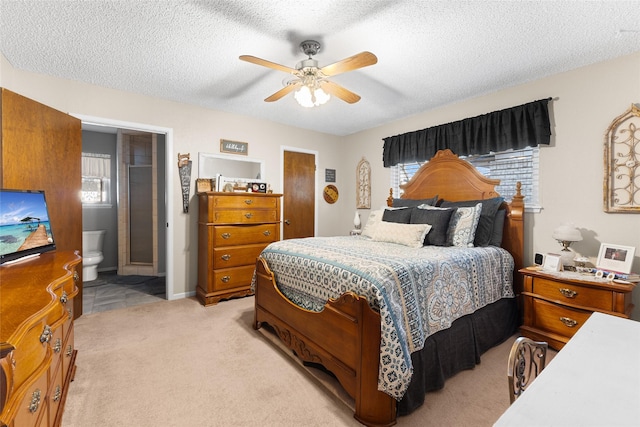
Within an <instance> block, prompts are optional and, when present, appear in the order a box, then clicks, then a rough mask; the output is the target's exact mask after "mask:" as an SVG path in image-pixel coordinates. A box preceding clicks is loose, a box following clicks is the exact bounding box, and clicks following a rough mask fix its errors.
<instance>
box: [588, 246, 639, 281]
mask: <svg viewBox="0 0 640 427" xmlns="http://www.w3.org/2000/svg"><path fill="white" fill-rule="evenodd" d="M635 251H636V248H634V247H633V246H621V245H612V244H610V243H601V244H600V251H599V252H598V260H597V261H596V268H598V270H606V271H613V272H616V273H622V274H629V273H631V265H632V264H633V256H634V254H635Z"/></svg>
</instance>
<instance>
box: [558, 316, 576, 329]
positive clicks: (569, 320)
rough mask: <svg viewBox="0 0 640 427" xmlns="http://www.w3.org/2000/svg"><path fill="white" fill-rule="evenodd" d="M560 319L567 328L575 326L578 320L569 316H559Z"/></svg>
mask: <svg viewBox="0 0 640 427" xmlns="http://www.w3.org/2000/svg"><path fill="white" fill-rule="evenodd" d="M560 321H561V322H562V323H564V326H566V327H568V328H575V327H576V325H577V324H578V322H577V321H576V320H573V319H572V318H570V317H561V318H560Z"/></svg>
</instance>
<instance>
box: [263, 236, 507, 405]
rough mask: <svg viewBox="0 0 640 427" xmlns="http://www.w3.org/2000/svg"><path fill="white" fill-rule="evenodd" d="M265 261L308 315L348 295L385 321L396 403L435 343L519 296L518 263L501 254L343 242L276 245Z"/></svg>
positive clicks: (389, 387) (385, 359) (387, 370)
mask: <svg viewBox="0 0 640 427" xmlns="http://www.w3.org/2000/svg"><path fill="white" fill-rule="evenodd" d="M261 256H262V257H264V258H265V259H266V260H267V262H268V264H269V268H270V269H271V271H272V272H273V273H274V275H275V279H276V283H277V284H278V286H279V288H280V290H281V291H282V293H283V294H285V295H286V296H287V298H289V299H290V300H291V301H292V302H294V303H295V304H297V305H299V306H301V307H304V308H306V309H309V310H315V311H320V310H321V309H322V307H323V306H324V305H325V303H326V302H327V300H328V299H329V298H337V297H339V296H340V295H341V294H343V293H344V292H347V291H352V292H354V293H356V294H358V295H362V296H365V297H366V298H367V300H368V301H369V305H370V306H371V307H373V308H374V309H375V310H376V311H378V312H379V313H380V317H381V345H380V372H379V377H378V389H379V390H382V391H384V392H385V393H387V394H389V395H391V396H393V397H395V398H396V399H400V398H401V397H402V396H403V395H404V393H405V391H406V389H407V387H408V386H409V381H410V380H411V375H412V373H413V367H412V364H411V356H410V355H411V353H412V352H414V351H417V350H420V349H421V348H422V347H423V345H424V342H425V340H426V338H427V337H428V336H429V335H432V334H434V333H436V332H438V331H441V330H443V329H447V328H448V327H449V326H451V323H452V322H453V321H454V320H456V319H457V318H459V317H462V316H464V315H466V314H470V313H473V312H474V311H476V310H478V309H479V308H482V307H484V306H485V305H488V304H491V303H493V302H495V301H497V300H499V299H501V298H512V297H513V296H514V294H513V286H512V277H513V276H512V272H513V266H514V263H513V258H512V257H511V255H510V254H509V253H508V252H507V251H506V250H504V249H502V248H497V247H482V248H458V247H439V246H424V247H422V248H419V249H415V248H409V247H406V246H401V245H397V244H393V243H384V242H374V241H372V240H370V239H369V238H367V237H360V236H339V237H314V238H306V239H292V240H283V241H279V242H275V243H272V244H270V245H269V246H268V247H267V248H266V249H265V250H264V251H263V252H262V255H261Z"/></svg>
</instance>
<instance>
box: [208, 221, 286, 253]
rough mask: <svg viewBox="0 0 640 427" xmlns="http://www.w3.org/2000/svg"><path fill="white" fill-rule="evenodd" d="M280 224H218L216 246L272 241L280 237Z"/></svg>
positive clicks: (215, 232) (214, 238)
mask: <svg viewBox="0 0 640 427" xmlns="http://www.w3.org/2000/svg"><path fill="white" fill-rule="evenodd" d="M279 228H280V224H259V225H227V226H224V225H216V226H214V227H213V245H214V246H216V247H217V246H236V245H248V244H252V243H271V242H275V241H276V240H278V238H279Z"/></svg>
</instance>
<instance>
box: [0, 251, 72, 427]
mask: <svg viewBox="0 0 640 427" xmlns="http://www.w3.org/2000/svg"><path fill="white" fill-rule="evenodd" d="M80 261H81V258H80V256H78V254H77V253H76V252H70V251H69V252H67V251H61V252H58V251H54V252H48V253H44V254H41V255H40V256H39V257H37V258H34V259H31V260H27V261H22V262H19V263H16V264H12V265H4V266H0V308H1V310H0V324H1V325H2V328H0V380H1V382H0V425H2V426H5V425H7V426H9V427H31V426H40V427H44V426H47V427H49V426H59V425H60V423H61V419H62V411H63V409H64V403H65V399H66V397H67V390H68V388H69V383H70V382H71V381H72V380H73V377H74V375H75V359H76V353H77V351H76V350H75V348H74V344H73V314H74V313H73V299H74V297H75V296H76V295H77V294H78V280H79V276H78V273H76V268H78V267H79V264H80Z"/></svg>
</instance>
